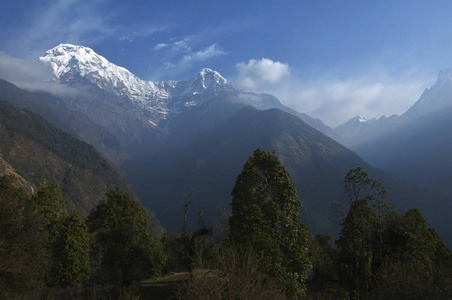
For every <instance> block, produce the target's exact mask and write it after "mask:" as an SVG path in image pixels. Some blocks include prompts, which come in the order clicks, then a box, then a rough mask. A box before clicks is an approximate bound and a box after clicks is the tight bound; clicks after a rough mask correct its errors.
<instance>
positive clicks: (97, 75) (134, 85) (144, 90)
mask: <svg viewBox="0 0 452 300" xmlns="http://www.w3.org/2000/svg"><path fill="white" fill-rule="evenodd" d="M39 60H41V61H42V62H44V63H47V64H49V65H50V66H51V68H52V70H53V75H52V79H53V80H55V81H57V82H60V83H65V84H73V83H77V82H78V81H80V79H81V78H84V79H87V80H89V81H90V82H91V83H93V84H95V85H97V86H98V87H99V88H101V89H103V90H105V91H107V92H112V93H114V94H116V95H117V96H119V97H121V98H124V99H129V101H130V102H131V103H132V105H133V106H134V107H135V108H136V109H137V108H138V109H139V110H141V111H143V112H144V113H145V115H147V116H148V118H149V120H150V121H152V123H153V124H158V122H159V120H161V119H166V118H167V115H168V114H169V113H171V112H170V108H169V105H170V102H171V101H172V100H174V99H181V98H182V97H185V98H187V96H189V97H188V98H189V99H187V100H186V101H185V100H182V101H181V100H177V101H176V103H180V105H181V106H182V108H175V109H174V107H175V105H174V104H173V105H172V110H173V111H174V112H175V113H178V112H180V111H181V109H182V110H183V107H187V106H193V105H197V104H199V103H202V102H203V101H205V99H204V98H205V97H212V96H216V95H218V93H220V92H222V91H227V90H233V89H234V88H233V87H232V85H230V84H229V83H228V82H227V80H226V79H225V78H224V77H223V76H221V75H220V73H218V72H216V71H214V70H211V69H208V68H205V69H202V70H201V72H199V73H198V74H196V75H195V76H194V77H192V78H191V79H190V80H189V81H179V82H178V81H163V82H152V81H145V80H142V79H140V78H138V77H137V76H135V75H134V74H132V73H131V72H130V71H128V70H127V69H125V68H123V67H119V66H117V65H115V64H113V63H111V62H109V61H108V60H107V59H106V58H104V57H103V56H101V55H99V54H97V53H96V52H94V51H93V50H92V49H90V48H88V47H84V46H79V45H71V44H60V45H58V46H56V47H54V48H52V49H50V50H48V51H46V53H45V56H43V57H40V58H39ZM173 102H174V101H173ZM176 106H177V105H176Z"/></svg>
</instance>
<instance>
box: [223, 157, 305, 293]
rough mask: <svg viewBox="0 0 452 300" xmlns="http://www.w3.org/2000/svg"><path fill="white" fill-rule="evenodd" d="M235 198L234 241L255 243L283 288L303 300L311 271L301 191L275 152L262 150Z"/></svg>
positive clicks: (241, 180)
mask: <svg viewBox="0 0 452 300" xmlns="http://www.w3.org/2000/svg"><path fill="white" fill-rule="evenodd" d="M231 194H232V204H231V205H232V215H231V216H230V217H229V226H230V239H231V240H232V241H233V243H236V244H249V245H251V247H252V249H253V250H254V252H255V254H256V255H257V257H258V258H259V260H260V263H261V266H262V269H263V270H264V272H265V273H267V274H268V275H269V276H271V277H274V278H276V279H277V281H278V285H279V287H280V289H281V290H282V291H284V292H285V293H286V294H288V295H296V296H300V297H301V296H302V295H303V294H304V291H305V288H304V285H303V282H304V280H306V279H307V273H308V270H309V269H310V267H311V262H310V258H309V257H308V250H309V242H310V238H309V229H308V227H307V226H306V225H303V224H301V217H300V212H299V209H300V206H301V204H300V201H299V200H298V195H297V191H296V189H295V186H294V184H293V183H292V182H291V180H290V175H289V173H288V172H287V171H286V169H285V168H284V166H283V165H282V164H281V163H280V161H279V159H278V157H277V156H276V155H275V153H274V152H266V151H264V150H261V149H257V150H256V151H255V152H254V153H253V154H252V155H251V156H250V158H249V159H248V161H247V162H246V163H245V165H244V167H243V171H242V172H241V173H240V174H239V176H238V177H237V181H236V184H235V186H234V188H233V190H232V193H231Z"/></svg>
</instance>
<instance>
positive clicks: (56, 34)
mask: <svg viewBox="0 0 452 300" xmlns="http://www.w3.org/2000/svg"><path fill="white" fill-rule="evenodd" d="M104 5H105V1H102V0H93V1H75V0H58V1H54V2H52V3H51V4H49V5H45V6H41V8H36V9H35V11H34V13H33V15H32V16H30V17H29V23H28V24H27V26H26V27H24V28H22V29H21V30H20V31H18V32H17V34H16V36H14V37H12V38H11V39H9V40H8V41H7V42H8V43H9V44H10V45H11V48H13V49H16V53H15V54H16V55H18V56H25V55H27V56H28V55H32V56H38V55H39V54H42V53H36V52H38V51H39V52H40V51H42V49H49V48H51V47H54V46H55V45H58V44H60V43H62V42H67V43H73V44H89V43H98V42H101V41H103V40H105V39H106V38H108V37H111V36H112V35H114V34H117V33H118V31H119V29H120V28H119V26H117V25H114V24H111V22H110V20H111V18H112V17H113V14H106V13H104V11H105V10H104V8H105V7H104ZM18 44H19V45H21V46H22V47H20V48H17V47H15V46H14V45H18ZM5 48H6V46H5ZM30 50H31V52H32V53H30ZM20 51H23V52H24V53H18V52H20Z"/></svg>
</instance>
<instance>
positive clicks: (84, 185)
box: [0, 100, 158, 224]
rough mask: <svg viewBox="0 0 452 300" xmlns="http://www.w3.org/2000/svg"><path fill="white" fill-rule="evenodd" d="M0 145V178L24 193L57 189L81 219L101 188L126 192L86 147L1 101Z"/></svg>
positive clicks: (114, 174) (114, 173)
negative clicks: (16, 181) (9, 178)
mask: <svg viewBox="0 0 452 300" xmlns="http://www.w3.org/2000/svg"><path fill="white" fill-rule="evenodd" d="M0 141H1V142H0V151H1V153H0V155H1V161H2V164H1V166H3V167H1V168H0V172H1V174H16V175H19V176H20V177H21V178H22V180H21V181H22V182H23V184H22V185H23V186H25V187H27V188H28V190H29V192H30V193H32V192H36V191H37V190H38V189H39V188H40V187H41V186H42V185H49V184H57V185H59V186H60V187H61V189H62V191H63V193H64V195H65V199H66V201H67V204H68V210H69V211H71V212H77V213H78V214H79V215H80V216H82V217H85V216H87V214H88V212H89V211H90V210H91V209H92V208H93V207H94V206H95V205H96V204H97V203H98V202H99V200H100V199H101V198H102V197H103V195H104V193H105V191H106V190H107V189H109V188H112V187H120V188H123V189H126V190H128V189H130V188H129V187H128V184H127V183H126V182H125V181H124V180H123V179H122V178H121V176H120V175H119V174H118V172H117V171H115V170H114V169H113V168H112V167H111V166H110V165H109V164H108V163H107V162H106V161H105V160H104V159H103V158H102V157H101V156H100V155H99V154H98V153H97V152H96V151H95V150H94V148H93V147H92V146H90V145H88V144H86V143H85V142H82V141H80V140H78V139H76V138H74V137H72V136H71V135H70V134H67V133H64V132H63V131H61V130H59V129H57V128H55V127H54V126H52V125H51V124H49V123H48V122H47V121H46V120H44V119H43V118H42V117H40V116H38V115H36V114H34V113H32V112H30V111H28V110H26V109H19V108H16V107H14V106H12V105H10V104H9V103H7V102H5V101H3V100H0ZM155 223H156V224H158V222H157V221H155Z"/></svg>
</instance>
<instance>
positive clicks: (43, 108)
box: [0, 44, 452, 241]
mask: <svg viewBox="0 0 452 300" xmlns="http://www.w3.org/2000/svg"><path fill="white" fill-rule="evenodd" d="M40 60H41V61H42V62H43V63H45V64H47V65H48V66H50V67H51V69H52V77H51V78H49V80H52V81H54V82H56V83H58V84H59V85H60V86H61V87H64V88H67V90H68V91H69V92H68V93H67V94H66V95H64V96H62V95H61V93H60V94H59V95H58V96H56V95H52V94H49V93H46V92H34V99H32V100H30V99H29V100H23V99H22V98H23V97H21V96H18V97H16V95H17V93H19V94H20V93H22V92H24V91H21V92H19V91H16V92H14V93H11V94H10V95H6V94H7V93H6V92H5V89H4V88H2V86H1V85H0V97H3V98H4V99H6V100H8V101H10V102H11V103H14V104H15V105H19V106H21V107H26V108H27V109H29V110H31V111H34V112H37V113H39V114H41V115H43V116H44V117H45V118H47V119H48V120H49V121H50V122H51V123H52V124H54V125H56V126H58V127H60V128H62V129H63V130H65V131H67V132H70V133H71V134H73V135H74V136H76V137H78V138H80V139H82V140H84V141H86V142H88V143H89V144H91V145H93V146H94V147H95V148H96V150H97V151H99V152H100V153H101V154H102V155H103V156H104V157H105V158H107V159H108V160H109V161H110V162H111V163H113V164H114V165H115V166H116V167H117V168H118V169H119V170H120V172H121V174H122V175H123V176H125V178H126V179H127V181H128V182H129V183H130V184H131V185H132V187H133V189H134V191H135V193H136V194H137V196H138V197H139V199H140V200H141V201H142V203H144V204H145V205H146V206H148V207H150V208H151V209H152V210H153V211H155V213H156V215H157V218H159V220H160V221H161V223H162V224H163V225H164V227H165V228H166V229H168V230H170V231H180V229H181V226H182V216H183V211H182V200H181V199H180V198H179V194H180V193H182V194H184V195H185V196H187V194H188V193H192V195H193V198H194V200H195V201H194V204H193V205H192V207H190V216H189V220H190V222H189V223H190V226H195V225H196V223H197V220H198V217H197V213H198V210H199V209H203V211H204V217H205V218H206V219H207V221H208V222H210V223H214V222H216V221H220V220H223V221H224V220H225V216H224V215H222V214H224V213H226V214H227V213H228V211H229V203H230V192H231V190H232V187H233V186H234V184H235V179H236V177H237V175H238V174H239V173H240V171H241V168H242V167H243V165H244V163H245V161H246V160H247V158H248V157H249V155H250V154H252V153H253V151H254V150H255V149H256V148H258V147H260V148H262V149H264V150H268V151H272V150H274V151H276V154H277V155H278V157H279V158H280V159H281V161H282V162H283V163H284V165H285V166H286V168H287V169H288V171H289V173H290V174H291V175H292V180H293V182H294V183H295V185H296V187H297V189H298V192H299V197H300V199H301V202H302V205H303V206H302V209H301V213H302V216H303V220H304V221H305V222H306V223H307V224H308V225H309V226H310V228H311V230H312V231H313V233H326V234H335V233H337V229H338V227H337V226H335V225H334V223H333V222H332V220H331V217H330V213H331V210H330V207H331V204H332V203H333V202H339V201H341V200H343V199H344V193H343V191H342V187H343V178H344V176H345V174H346V172H347V171H348V170H349V169H351V168H356V167H358V166H363V167H364V168H365V170H366V171H367V172H369V173H370V175H371V177H373V178H376V179H379V180H381V181H382V182H383V183H384V185H385V186H386V188H387V189H388V191H389V195H390V200H391V201H392V202H393V204H394V205H395V206H396V208H398V209H401V210H404V209H408V208H410V207H412V206H418V207H419V208H421V209H422V210H424V209H427V210H428V209H433V208H435V207H437V204H438V205H445V203H446V202H445V201H443V200H442V199H444V198H441V199H440V198H439V197H440V196H438V194H436V191H435V192H434V193H433V194H431V192H430V191H429V190H426V189H424V188H422V189H421V188H418V187H416V186H415V185H414V184H411V183H409V182H406V181H403V180H400V179H398V178H397V177H395V176H393V175H391V174H390V173H388V172H385V171H381V170H379V169H375V168H373V167H372V166H370V165H369V164H367V163H366V162H365V161H363V160H362V158H360V157H359V156H358V155H357V154H355V153H353V152H352V151H350V150H349V149H347V148H346V147H344V146H342V145H341V144H339V143H338V142H337V141H341V142H344V143H348V142H351V141H352V140H353V139H356V137H359V136H370V137H372V139H369V142H371V141H376V139H374V138H373V137H375V138H376V137H377V136H378V134H379V132H381V128H385V126H386V127H387V128H391V126H393V125H391V124H392V123H394V124H396V123H398V122H399V121H398V119H399V117H391V118H383V119H379V120H373V121H367V122H362V121H363V120H359V119H356V120H354V121H351V122H349V123H348V124H345V125H343V126H342V127H341V128H336V130H333V129H331V128H329V127H327V126H325V125H324V124H323V122H322V121H320V120H318V119H313V118H311V117H309V116H307V115H306V114H302V113H299V112H296V111H294V110H292V109H290V108H288V107H285V106H284V105H282V104H281V103H280V102H279V101H278V99H276V98H275V97H273V96H271V95H267V94H259V93H251V92H247V91H243V90H239V89H236V88H234V87H233V86H232V85H231V84H229V83H228V81H227V80H226V79H225V78H223V77H222V76H221V75H220V74H219V73H218V72H216V71H213V70H210V69H203V70H201V72H199V73H198V74H196V75H195V76H193V77H192V78H191V79H189V80H187V81H165V82H150V81H143V80H141V79H139V78H138V77H136V76H134V75H133V74H132V73H130V72H129V71H127V70H126V69H124V68H121V67H118V66H116V65H114V64H112V63H110V62H108V61H107V60H106V59H105V58H103V57H102V56H100V55H97V54H96V53H95V52H94V51H93V50H92V49H89V48H87V47H83V46H74V45H69V44H61V45H59V46H57V47H55V48H53V49H51V50H49V51H47V52H46V54H45V56H43V57H41V58H40ZM15 98H16V99H15ZM14 99H15V100H14ZM372 123H373V124H374V125H373V127H372V126H370V124H372ZM366 132H367V134H366ZM369 132H370V133H371V134H369ZM374 132H375V135H374ZM334 139H335V140H336V141H335V140H334ZM358 154H360V153H359V152H358ZM360 155H361V154H360ZM363 157H364V158H365V156H363ZM432 201H433V202H432ZM432 203H433V204H432ZM449 208H450V206H449ZM431 211H432V210H431ZM431 211H430V212H431ZM428 214H429V217H431V216H432V214H431V213H428ZM449 214H450V209H449V210H447V209H444V210H442V211H441V210H440V211H439V212H438V215H437V216H435V218H432V217H431V218H430V219H429V221H430V220H431V223H430V224H431V225H433V226H435V225H438V226H437V227H438V230H439V232H440V233H441V234H442V235H443V236H444V235H447V236H449V239H450V240H451V241H452V232H451V231H450V229H449V228H450V227H452V226H446V225H450V223H449V224H448V221H447V220H448V216H449ZM446 239H447V238H446Z"/></svg>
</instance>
